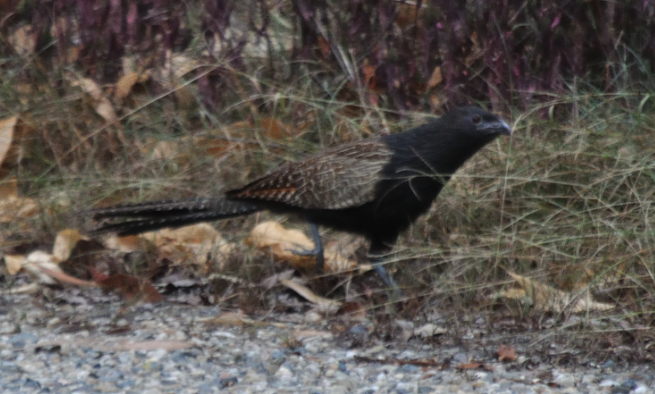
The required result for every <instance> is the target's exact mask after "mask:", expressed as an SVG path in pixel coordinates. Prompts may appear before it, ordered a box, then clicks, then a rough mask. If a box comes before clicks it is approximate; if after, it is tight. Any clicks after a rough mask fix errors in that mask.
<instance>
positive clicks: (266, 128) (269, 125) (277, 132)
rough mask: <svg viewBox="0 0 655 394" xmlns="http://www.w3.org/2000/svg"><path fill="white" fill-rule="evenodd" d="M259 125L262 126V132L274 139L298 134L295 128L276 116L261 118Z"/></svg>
mask: <svg viewBox="0 0 655 394" xmlns="http://www.w3.org/2000/svg"><path fill="white" fill-rule="evenodd" d="M259 125H260V127H261V130H262V134H263V135H265V136H266V137H268V138H271V139H274V140H281V139H284V138H289V137H293V136H294V135H295V134H296V133H294V131H293V128H291V127H290V126H288V125H286V124H284V122H282V121H281V120H280V119H276V118H263V119H260V120H259Z"/></svg>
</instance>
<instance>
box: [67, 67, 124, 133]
mask: <svg viewBox="0 0 655 394" xmlns="http://www.w3.org/2000/svg"><path fill="white" fill-rule="evenodd" d="M72 85H73V86H79V87H80V88H81V89H82V91H84V92H85V93H87V94H88V95H89V96H91V99H93V101H94V104H93V105H94V109H95V111H96V113H97V114H98V115H100V116H101V117H102V118H103V119H104V120H106V121H107V122H109V123H114V122H117V121H118V116H117V115H116V111H114V107H113V106H112V105H111V101H109V99H108V98H107V97H105V94H104V92H103V91H102V89H101V88H100V87H99V86H98V85H97V84H96V83H95V81H93V80H92V79H90V78H79V79H77V80H76V81H73V83H72Z"/></svg>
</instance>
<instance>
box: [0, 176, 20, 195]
mask: <svg viewBox="0 0 655 394" xmlns="http://www.w3.org/2000/svg"><path fill="white" fill-rule="evenodd" d="M15 197H18V181H17V180H16V177H7V178H5V179H0V200H3V199H8V198H15Z"/></svg>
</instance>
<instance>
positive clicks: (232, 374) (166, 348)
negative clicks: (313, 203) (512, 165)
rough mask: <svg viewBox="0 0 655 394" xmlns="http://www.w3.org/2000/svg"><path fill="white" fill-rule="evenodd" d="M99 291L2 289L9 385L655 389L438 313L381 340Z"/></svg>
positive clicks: (2, 383)
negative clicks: (484, 333)
mask: <svg viewBox="0 0 655 394" xmlns="http://www.w3.org/2000/svg"><path fill="white" fill-rule="evenodd" d="M95 291H96V289H90V290H89V289H87V290H85V292H86V297H77V298H75V297H69V298H68V299H69V300H70V299H76V300H77V302H78V303H67V302H64V301H62V299H51V300H50V301H37V300H38V298H36V297H34V296H25V295H11V296H3V297H0V393H12V394H13V393H153V394H154V393H176V394H183V393H217V392H228V393H399V394H404V393H421V394H428V393H471V392H476V393H506V394H528V393H539V394H546V393H655V371H654V370H653V366H651V365H647V364H631V365H624V364H622V365H621V367H618V366H617V365H615V364H614V363H613V362H611V360H609V361H607V362H605V363H586V365H573V366H566V367H564V366H561V365H553V364H551V363H549V362H548V361H547V360H546V358H545V357H539V356H534V355H529V354H527V352H526V353H525V354H523V353H521V351H520V348H517V356H518V358H517V359H516V360H515V361H512V362H508V363H501V362H499V361H498V359H497V356H496V354H495V351H494V350H493V349H494V348H493V347H489V346H485V345H484V344H482V345H480V346H465V345H463V344H462V343H463V342H462V340H461V338H460V340H454V341H438V340H434V341H430V340H428V339H429V336H430V335H442V334H441V333H437V331H438V330H436V331H435V328H438V324H435V323H434V322H431V323H428V324H430V325H431V326H428V327H427V328H426V326H425V325H422V326H421V327H414V323H412V322H407V321H399V322H398V323H397V326H398V327H399V330H401V331H402V332H414V333H415V335H412V334H409V335H404V336H403V338H402V339H397V340H394V341H382V340H379V339H376V336H375V335H371V333H372V332H373V330H374V327H373V326H372V323H371V322H370V321H368V320H367V319H361V320H358V321H353V322H350V324H349V325H347V326H346V328H345V329H343V330H340V329H338V328H335V325H333V324H330V322H327V321H320V322H312V323H306V317H305V316H304V315H301V314H293V313H288V314H267V315H263V316H257V317H253V316H250V318H252V319H253V320H254V321H249V320H247V319H248V317H247V316H243V317H241V316H237V315H234V314H227V315H226V314H225V313H226V311H223V310H221V309H220V308H218V307H198V306H188V305H173V304H171V303H162V304H159V305H149V304H145V305H136V306H131V307H126V306H125V304H124V303H122V302H120V301H119V300H118V299H117V298H112V297H111V296H105V295H102V294H101V293H99V292H98V293H97V294H96V293H95ZM89 294H91V295H94V296H95V297H96V299H95V301H94V302H91V301H88V302H87V301H84V300H92V299H93V298H94V297H93V296H89ZM121 308H124V309H123V310H122V312H121ZM119 312H121V313H119ZM226 316H227V318H226ZM338 326H339V327H342V326H344V325H338ZM414 329H416V330H415V331H411V330H414ZM408 330H410V331H408ZM469 331H470V330H462V334H460V335H462V337H465V336H466V335H470V332H469ZM425 332H428V333H427V334H425ZM435 333H436V334H435ZM426 335H427V336H428V338H427V339H426V338H423V337H424V336H426ZM433 338H435V337H433ZM458 343H459V345H458ZM474 343H475V342H474ZM495 349H497V347H496V348H495ZM473 363H478V364H473ZM463 367H464V368H463Z"/></svg>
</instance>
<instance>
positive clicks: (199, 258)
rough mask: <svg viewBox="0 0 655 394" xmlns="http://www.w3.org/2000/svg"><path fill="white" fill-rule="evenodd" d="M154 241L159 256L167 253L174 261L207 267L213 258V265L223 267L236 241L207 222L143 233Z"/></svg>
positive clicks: (167, 257)
mask: <svg viewBox="0 0 655 394" xmlns="http://www.w3.org/2000/svg"><path fill="white" fill-rule="evenodd" d="M141 237H143V238H144V239H146V240H148V241H149V242H152V243H153V244H154V245H155V246H156V248H157V251H158V253H159V256H160V257H165V258H166V259H168V260H170V261H171V262H173V263H174V264H180V265H181V264H185V265H186V264H188V263H193V264H196V265H199V266H200V267H208V264H209V263H210V262H217V263H218V265H217V266H212V269H216V270H218V271H221V270H222V269H223V267H224V266H225V264H226V263H227V260H228V258H229V256H230V255H231V254H232V253H233V252H234V250H235V249H236V245H235V244H233V243H229V242H227V241H226V240H225V238H223V237H222V236H221V235H220V233H219V232H218V231H216V229H214V228H213V227H212V226H211V225H210V224H208V223H198V224H192V225H190V226H184V227H180V228H176V229H162V230H159V231H151V232H148V233H144V234H142V235H141Z"/></svg>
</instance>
